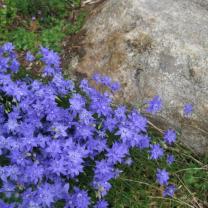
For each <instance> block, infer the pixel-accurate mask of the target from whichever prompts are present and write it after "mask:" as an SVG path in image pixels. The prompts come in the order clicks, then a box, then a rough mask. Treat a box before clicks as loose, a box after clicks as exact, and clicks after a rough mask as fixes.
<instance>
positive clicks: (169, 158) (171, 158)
mask: <svg viewBox="0 0 208 208" xmlns="http://www.w3.org/2000/svg"><path fill="white" fill-rule="evenodd" d="M174 161H175V157H174V156H173V155H167V163H168V164H169V165H171V164H172V163H173V162H174Z"/></svg>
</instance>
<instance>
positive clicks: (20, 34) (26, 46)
mask: <svg viewBox="0 0 208 208" xmlns="http://www.w3.org/2000/svg"><path fill="white" fill-rule="evenodd" d="M9 41H10V42H13V43H14V45H15V46H16V48H17V50H31V51H33V50H34V49H35V48H36V46H37V43H38V42H37V35H36V34H35V33H34V32H30V31H27V30H25V29H24V28H19V29H17V30H14V31H12V32H11V33H10V34H9Z"/></svg>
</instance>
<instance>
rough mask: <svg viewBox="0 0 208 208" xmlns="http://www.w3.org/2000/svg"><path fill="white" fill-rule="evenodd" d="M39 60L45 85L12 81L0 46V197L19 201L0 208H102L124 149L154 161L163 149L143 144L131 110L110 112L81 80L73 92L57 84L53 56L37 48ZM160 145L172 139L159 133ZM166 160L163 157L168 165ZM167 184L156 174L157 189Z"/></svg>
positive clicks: (13, 64)
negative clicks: (61, 205)
mask: <svg viewBox="0 0 208 208" xmlns="http://www.w3.org/2000/svg"><path fill="white" fill-rule="evenodd" d="M39 54H40V55H41V58H40V60H41V61H42V62H43V64H44V67H43V73H44V76H43V79H44V77H45V76H49V79H47V81H44V82H41V81H40V80H31V79H22V80H17V79H14V78H13V75H14V73H16V72H18V70H19V66H20V64H19V62H18V61H17V59H16V55H15V52H14V47H13V45H12V44H11V43H6V44H4V45H3V46H2V47H1V48H0V96H1V97H4V99H3V101H2V100H0V155H1V156H2V157H4V158H6V159H7V160H8V161H9V164H7V165H3V166H0V179H1V182H2V187H1V189H0V192H3V193H6V196H7V197H10V196H11V194H16V196H17V198H20V203H14V204H11V205H6V203H5V202H3V201H0V204H3V205H2V206H1V207H13V208H14V207H15V208H16V207H17V208H32V207H44V208H45V207H53V206H54V204H55V203H56V202H57V201H59V200H63V201H64V202H65V208H75V207H76V208H85V207H86V208H87V207H91V206H93V207H97V208H105V207H108V203H107V201H105V195H106V194H107V193H108V191H109V190H110V188H111V183H110V181H111V180H112V179H115V178H117V177H118V176H119V174H120V173H121V171H120V170H119V169H118V168H117V167H116V165H117V164H119V163H123V164H128V165H130V164H131V158H130V154H129V150H130V149H131V148H138V149H141V150H142V149H145V150H147V151H148V152H149V153H150V158H151V159H154V160H156V159H159V158H161V157H163V155H164V154H165V150H163V149H162V147H161V146H160V145H159V144H154V143H153V142H152V141H151V138H150V137H149V136H148V134H147V119H146V118H145V117H144V116H142V115H141V114H140V113H139V112H138V111H137V110H135V109H134V110H132V111H128V110H127V109H126V107H125V106H118V107H112V95H111V94H110V93H109V92H107V91H106V92H104V93H101V92H99V91H97V90H96V89H94V88H93V87H91V86H90V85H89V83H88V81H87V80H82V81H81V82H80V84H79V85H78V86H77V87H75V84H74V83H73V82H72V81H70V80H65V79H64V78H63V76H62V74H61V67H60V58H59V56H58V54H57V53H55V52H53V51H50V50H49V49H47V48H41V49H40V51H39ZM26 60H27V61H28V62H32V61H33V60H34V56H33V55H32V54H31V53H29V52H28V53H27V55H26ZM94 79H95V81H96V82H97V83H99V84H103V85H105V86H107V87H108V88H110V89H111V91H113V92H114V91H116V90H118V89H119V88H120V85H119V83H117V82H112V81H111V79H110V78H108V77H105V76H101V75H95V76H94ZM155 99H156V101H157V102H158V101H159V103H158V104H157V105H156V106H154V103H150V105H151V106H150V108H151V109H152V110H151V111H154V112H156V111H157V110H159V108H160V105H161V101H160V100H159V98H155ZM5 100H6V101H5ZM7 101H8V102H10V105H9V106H8V102H7ZM112 137H113V139H112ZM164 139H165V141H166V142H167V143H168V144H169V143H171V144H172V143H173V142H175V139H176V138H175V134H173V132H172V131H171V132H167V133H166V134H165V137H164ZM172 160H173V159H171V158H169V159H168V161H169V164H170V163H171V161H172ZM87 170H91V172H93V174H92V176H89V175H88V174H87ZM80 176H83V177H86V178H88V177H91V181H90V182H89V184H88V186H90V187H91V189H90V190H91V191H92V190H94V192H95V193H96V196H97V199H96V200H95V199H92V197H91V195H90V190H88V188H87V187H88V186H87V185H86V184H85V185H83V184H82V182H81V180H80ZM168 179H169V174H168V173H167V172H166V171H165V170H159V169H158V172H157V181H158V183H159V184H161V185H167V184H168ZM87 180H88V179H87ZM87 180H86V181H87ZM17 194H18V195H17ZM164 194H165V195H166V196H172V195H173V188H172V187H170V186H168V187H167V189H166V192H165V193H164Z"/></svg>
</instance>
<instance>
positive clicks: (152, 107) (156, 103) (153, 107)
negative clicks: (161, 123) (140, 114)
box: [146, 96, 163, 114]
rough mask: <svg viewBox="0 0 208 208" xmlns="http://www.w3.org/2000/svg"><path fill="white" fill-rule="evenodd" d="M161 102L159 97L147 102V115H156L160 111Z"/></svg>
mask: <svg viewBox="0 0 208 208" xmlns="http://www.w3.org/2000/svg"><path fill="white" fill-rule="evenodd" d="M162 106H163V102H162V100H161V98H160V97H159V96H154V97H153V99H152V100H150V101H149V102H148V107H147V109H146V111H147V112H148V113H152V114H156V113H157V112H159V111H160V110H161V109H162Z"/></svg>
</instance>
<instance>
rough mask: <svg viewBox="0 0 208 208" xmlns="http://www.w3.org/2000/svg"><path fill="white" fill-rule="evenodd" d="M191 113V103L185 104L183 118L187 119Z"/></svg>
mask: <svg viewBox="0 0 208 208" xmlns="http://www.w3.org/2000/svg"><path fill="white" fill-rule="evenodd" d="M192 112H193V105H192V104H191V103H187V104H185V105H184V107H183V114H184V116H186V117H189V116H191V114H192Z"/></svg>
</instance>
